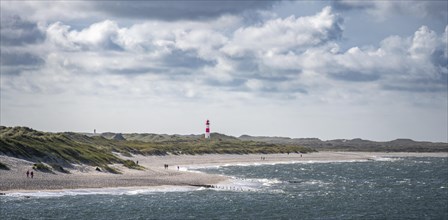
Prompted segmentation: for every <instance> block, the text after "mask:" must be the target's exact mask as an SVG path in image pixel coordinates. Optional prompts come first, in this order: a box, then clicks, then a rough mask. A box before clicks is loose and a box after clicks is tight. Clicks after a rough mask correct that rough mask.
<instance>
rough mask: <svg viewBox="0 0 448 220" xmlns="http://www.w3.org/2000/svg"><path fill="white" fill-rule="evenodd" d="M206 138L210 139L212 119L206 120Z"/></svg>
mask: <svg viewBox="0 0 448 220" xmlns="http://www.w3.org/2000/svg"><path fill="white" fill-rule="evenodd" d="M205 139H210V121H209V120H208V119H207V121H206V122H205Z"/></svg>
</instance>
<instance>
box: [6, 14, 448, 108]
mask: <svg viewBox="0 0 448 220" xmlns="http://www.w3.org/2000/svg"><path fill="white" fill-rule="evenodd" d="M39 30H40V31H41V32H42V33H43V34H42V36H44V37H45V39H44V40H41V41H40V42H39V43H35V44H37V45H39V46H34V47H29V46H24V45H22V46H20V47H19V48H20V50H12V49H11V48H9V47H7V46H2V51H3V50H4V48H6V49H8V48H9V49H8V51H10V52H8V53H7V54H6V55H7V56H8V57H6V55H5V59H4V60H3V58H2V68H4V67H5V68H6V67H7V68H9V69H8V71H13V70H14V65H16V66H17V68H15V69H16V70H20V71H19V72H20V73H21V77H17V78H14V77H12V76H11V77H8V78H6V79H5V80H4V82H2V89H4V91H7V92H11V91H19V92H20V91H21V88H23V91H33V92H36V93H39V92H42V93H47V92H54V91H57V92H59V93H63V92H67V93H74V94H78V93H82V94H85V93H86V94H88V93H98V94H101V95H111V94H114V95H118V94H124V93H127V94H132V95H133V96H134V97H140V98H142V97H144V98H148V97H151V98H154V99H159V98H162V97H167V99H176V100H182V99H186V100H190V99H191V98H193V97H194V98H195V100H202V99H210V97H214V98H216V97H221V98H223V99H237V98H241V99H243V100H249V99H267V100H274V99H275V100H282V99H285V100H290V99H302V100H303V99H315V100H325V102H331V101H336V102H337V101H341V100H352V101H360V100H362V99H365V97H364V96H363V95H362V94H372V93H375V92H374V91H376V92H391V93H394V92H400V93H405V92H410V91H412V92H417V93H421V92H425V93H427V92H431V93H437V92H443V90H444V89H445V90H446V87H447V86H446V83H444V82H446V78H447V65H446V62H445V61H446V59H447V54H448V52H447V50H446V47H445V46H444V45H446V31H445V33H444V34H442V35H440V34H438V33H436V32H435V31H433V30H431V29H429V28H428V27H426V26H422V27H421V28H419V29H418V30H417V31H416V32H415V33H414V34H413V35H412V36H390V37H387V38H386V39H384V40H383V41H381V42H380V45H379V46H378V47H373V46H363V45H360V46H356V47H352V48H349V49H347V50H341V49H340V46H339V43H340V42H341V38H342V36H343V17H342V16H341V15H340V14H337V13H334V12H333V10H332V9H331V8H330V7H325V8H323V9H322V10H321V11H320V12H317V13H316V14H314V15H311V16H305V17H295V16H290V17H286V18H279V17H274V18H270V19H265V20H263V21H261V22H259V23H256V24H246V23H245V22H244V21H243V20H242V19H240V18H238V16H228V15H226V16H222V17H219V18H215V19H212V20H209V21H176V22H167V21H144V22H141V23H133V24H130V25H126V24H121V25H120V24H119V22H117V21H114V20H103V21H100V22H95V23H89V24H87V25H86V26H85V27H74V26H70V25H68V24H65V23H63V22H54V23H50V24H48V25H46V26H45V25H41V26H40V29H39ZM19 61H20V62H23V64H20V65H21V66H22V69H20V65H18V64H17V62H19ZM13 64H14V65H13ZM80 85H82V86H80ZM360 85H362V87H365V88H366V89H367V90H369V91H368V92H367V91H361V89H360ZM367 85H368V86H367ZM341 94H342V95H341ZM120 96H121V95H120ZM224 97H225V98H224ZM306 97H308V98H306ZM340 97H344V98H343V99H341V98H340ZM219 100H221V99H219Z"/></svg>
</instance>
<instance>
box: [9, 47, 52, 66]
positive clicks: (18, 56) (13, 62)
mask: <svg viewBox="0 0 448 220" xmlns="http://www.w3.org/2000/svg"><path fill="white" fill-rule="evenodd" d="M42 63H44V60H43V59H42V58H40V57H38V56H36V55H33V54H31V53H10V52H3V51H2V54H1V65H2V66H35V65H40V64H42Z"/></svg>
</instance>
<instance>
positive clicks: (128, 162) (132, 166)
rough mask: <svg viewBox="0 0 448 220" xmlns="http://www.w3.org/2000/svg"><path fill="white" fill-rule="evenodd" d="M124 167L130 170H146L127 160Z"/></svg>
mask: <svg viewBox="0 0 448 220" xmlns="http://www.w3.org/2000/svg"><path fill="white" fill-rule="evenodd" d="M123 165H124V166H125V167H127V168H129V169H136V170H143V169H144V168H143V167H142V166H140V165H138V164H136V163H135V162H134V161H133V160H125V161H124V162H123Z"/></svg>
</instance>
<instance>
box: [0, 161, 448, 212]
mask: <svg viewBox="0 0 448 220" xmlns="http://www.w3.org/2000/svg"><path fill="white" fill-rule="evenodd" d="M189 171H192V172H205V173H213V174H220V175H225V176H230V177H231V181H229V182H226V183H223V184H218V185H214V186H213V188H208V187H199V188H198V187H155V188H146V189H145V188H138V189H135V188H131V189H129V188H116V189H79V190H67V191H59V192H28V193H25V192H23V193H11V194H7V195H3V196H0V219H76V220H81V219H448V158H446V157H402V158H401V157H391V158H377V159H374V160H362V161H361V160H360V161H328V162H318V161H314V162H313V161H309V162H303V163H282V164H275V163H273V164H263V165H261V164H252V165H247V164H241V165H223V166H214V167H190V168H189Z"/></svg>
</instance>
